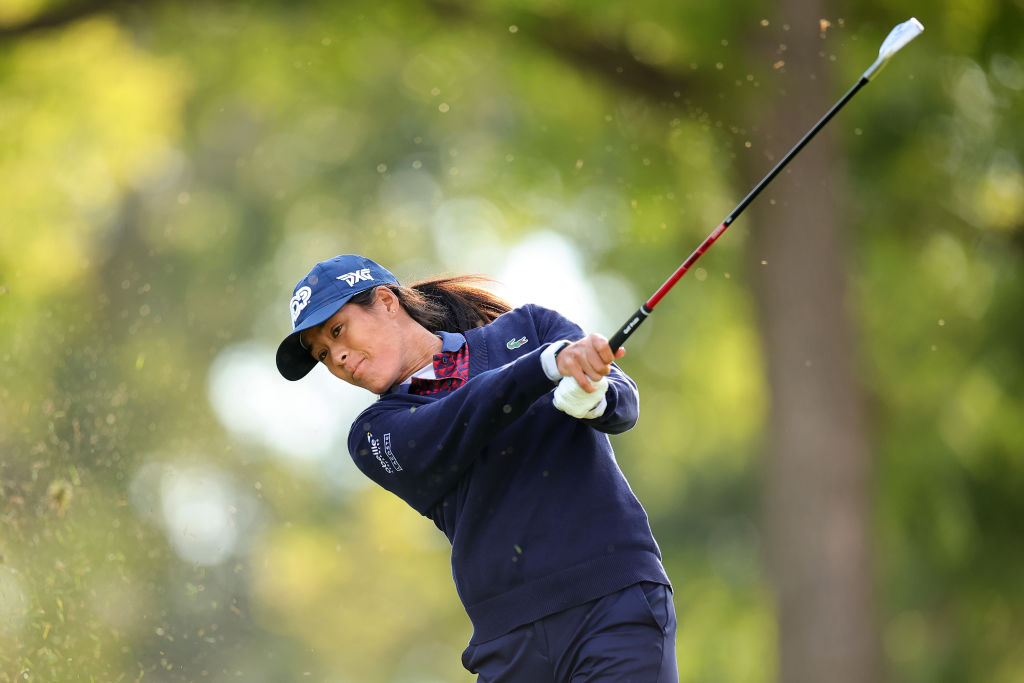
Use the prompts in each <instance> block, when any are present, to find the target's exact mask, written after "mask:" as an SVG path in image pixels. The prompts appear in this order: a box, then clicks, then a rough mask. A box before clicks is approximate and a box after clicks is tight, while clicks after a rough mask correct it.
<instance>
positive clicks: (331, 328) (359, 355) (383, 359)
mask: <svg viewBox="0 0 1024 683" xmlns="http://www.w3.org/2000/svg"><path fill="white" fill-rule="evenodd" d="M377 293H378V294H377V296H376V297H375V298H374V300H373V305H372V306H370V307H369V308H367V307H363V306H360V305H358V304H353V303H348V304H345V305H344V306H342V307H341V309H340V310H338V312H337V313H335V314H334V315H332V316H331V317H330V318H328V319H327V320H326V321H325V322H323V323H322V324H320V325H318V326H316V327H313V328H310V329H308V330H304V331H303V332H302V333H301V336H302V343H303V344H304V345H305V346H307V347H309V348H310V349H311V351H310V352H311V353H312V354H313V357H314V358H316V359H317V360H318V361H319V362H321V363H323V364H324V365H326V366H327V369H328V370H330V371H331V374H333V375H335V376H336V377H339V378H340V379H343V380H345V381H346V382H348V383H349V384H354V385H355V386H357V387H362V388H364V389H368V390H369V391H372V392H373V393H375V394H383V393H384V392H386V391H387V390H388V389H389V388H390V387H391V386H392V385H394V384H396V383H398V382H400V381H402V380H403V379H405V378H406V377H408V376H409V375H411V374H412V373H413V372H415V371H416V370H418V369H419V367H413V368H411V369H410V368H408V366H409V365H410V364H411V363H410V361H409V359H408V358H407V356H408V354H406V353H405V345H404V344H403V341H402V340H403V335H402V329H401V325H400V324H399V316H398V315H396V313H398V312H401V307H400V306H399V304H398V300H397V298H396V297H395V296H394V295H393V293H392V292H391V291H390V290H388V289H387V288H384V287H382V288H379V289H378V290H377ZM412 364H414V363H412Z"/></svg>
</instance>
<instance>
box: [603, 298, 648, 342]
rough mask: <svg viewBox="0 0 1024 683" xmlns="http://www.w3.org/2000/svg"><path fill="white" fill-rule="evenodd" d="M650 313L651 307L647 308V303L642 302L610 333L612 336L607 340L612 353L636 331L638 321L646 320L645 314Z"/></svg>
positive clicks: (638, 325) (638, 324)
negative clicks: (620, 325) (627, 318)
mask: <svg viewBox="0 0 1024 683" xmlns="http://www.w3.org/2000/svg"><path fill="white" fill-rule="evenodd" d="M650 314H651V309H649V308H647V304H644V305H643V306H641V307H640V308H638V309H636V313H634V314H633V315H631V316H629V320H627V321H626V322H625V323H624V324H623V325H622V327H620V328H619V331H618V332H616V333H615V334H613V335H612V338H611V339H609V340H608V345H609V346H611V347H612V353H615V352H616V351H618V350H619V349H620V348H622V345H623V344H625V343H626V340H627V339H629V337H630V335H632V334H633V333H634V332H636V328H638V327H640V323H642V322H643V321H644V320H647V316H649V315H650Z"/></svg>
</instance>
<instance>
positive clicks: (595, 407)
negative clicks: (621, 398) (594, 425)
mask: <svg viewBox="0 0 1024 683" xmlns="http://www.w3.org/2000/svg"><path fill="white" fill-rule="evenodd" d="M592 384H593V385H594V386H596V387H597V390H596V391H586V390H585V389H584V388H583V387H581V386H580V385H579V383H578V382H577V381H576V378H575V377H563V378H562V379H561V380H559V382H558V386H557V387H555V397H554V404H555V407H556V408H558V409H559V410H561V411H562V412H563V413H565V414H567V415H572V416H573V417H576V418H579V419H581V420H591V419H593V418H595V417H601V416H602V415H604V410H605V408H606V407H607V406H608V401H607V399H606V398H605V396H604V394H605V392H606V391H608V378H607V377H602V378H601V379H600V381H598V382H593V383H592Z"/></svg>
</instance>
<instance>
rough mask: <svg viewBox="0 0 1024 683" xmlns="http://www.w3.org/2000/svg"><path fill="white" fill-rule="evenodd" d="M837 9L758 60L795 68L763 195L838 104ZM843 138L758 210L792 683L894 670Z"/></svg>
mask: <svg viewBox="0 0 1024 683" xmlns="http://www.w3.org/2000/svg"><path fill="white" fill-rule="evenodd" d="M825 5H826V3H825V0H782V2H781V3H780V5H779V7H780V12H779V15H778V16H777V17H776V22H777V23H776V25H779V24H789V25H790V26H791V27H793V28H792V29H791V30H789V31H788V32H786V33H784V34H782V33H779V32H777V31H773V32H772V35H774V36H776V42H773V43H772V44H771V45H766V46H763V47H757V48H755V49H756V50H757V51H758V54H757V55H756V57H757V58H758V59H761V60H770V61H769V62H768V63H776V62H777V61H778V60H784V61H785V63H786V66H785V67H782V68H780V69H779V71H778V73H777V74H776V80H774V82H775V83H776V84H777V85H778V86H779V88H780V91H779V94H778V96H776V97H774V98H771V99H772V101H771V102H770V103H767V104H768V106H767V108H758V120H757V121H752V122H751V124H752V125H751V127H752V128H754V129H755V130H759V134H758V136H757V137H758V139H760V140H761V141H762V142H761V143H760V147H761V148H762V149H766V148H767V149H770V150H772V153H773V155H774V157H773V158H772V159H770V160H766V159H765V158H764V157H763V156H762V155H754V157H755V158H754V159H752V160H750V162H749V163H750V167H749V169H748V171H749V172H748V173H747V175H748V177H749V178H751V179H752V183H751V184H753V182H756V180H757V179H759V178H760V177H762V176H763V174H764V173H765V172H766V171H767V170H768V168H770V166H771V165H772V164H774V163H776V162H777V161H778V159H779V158H781V156H782V155H783V154H784V153H785V151H786V150H788V149H789V148H790V147H791V146H792V145H793V144H794V143H795V142H796V141H797V140H799V139H800V137H801V136H802V135H803V134H804V133H805V132H806V131H807V130H808V129H809V128H810V127H811V126H812V125H813V123H814V122H815V121H816V120H817V119H818V118H819V117H820V116H821V115H822V114H824V113H825V112H826V111H827V110H828V108H829V107H830V106H832V104H833V103H834V102H835V101H836V99H838V96H839V93H838V91H837V89H836V88H835V87H834V86H835V84H833V83H832V81H831V79H830V78H828V76H829V73H830V72H831V71H834V69H833V68H831V66H832V65H831V63H830V62H829V60H828V59H827V57H826V56H824V54H823V51H824V50H825V46H826V45H827V43H826V42H825V41H824V40H822V39H821V38H820V37H819V35H818V32H817V31H815V30H814V28H812V27H811V26H810V25H813V26H815V27H817V25H818V23H819V20H820V19H822V18H824V17H828V16H831V15H829V14H828V7H826V6H825ZM762 35H763V34H762ZM780 35H781V36H784V38H785V40H784V44H785V48H784V49H780V44H779V42H777V39H778V37H779V36H780ZM850 85H852V83H850ZM762 94H763V92H762ZM841 119H842V116H841V115H840V116H839V118H838V119H837V122H839V121H841ZM830 125H831V126H832V127H833V128H834V125H835V124H830ZM840 125H842V124H841V123H840ZM833 140H834V138H833V136H832V135H831V134H830V130H829V128H826V129H824V130H823V131H822V133H820V134H819V135H818V136H817V137H816V138H815V140H814V141H813V142H812V143H811V144H810V145H808V147H807V148H805V149H804V151H802V152H801V153H800V156H799V157H797V159H795V160H794V162H793V163H792V164H791V165H790V166H789V167H788V170H787V171H786V172H785V173H783V174H781V175H780V176H779V177H778V178H777V179H776V180H775V181H774V182H773V184H772V185H771V186H770V187H769V189H768V190H766V191H765V194H764V195H762V197H761V198H759V199H758V201H757V202H755V203H754V204H753V205H752V206H751V210H752V214H753V216H752V218H753V223H754V228H753V229H752V230H751V238H752V242H751V247H752V248H751V251H750V257H751V259H752V263H751V271H752V282H753V289H754V292H755V298H756V304H757V310H758V319H759V320H758V322H759V326H760V330H761V338H762V343H763V348H764V356H765V361H766V364H767V373H768V381H769V384H770V387H771V389H770V392H771V393H770V398H771V413H770V432H769V435H768V442H767V451H768V452H767V454H766V456H767V457H766V460H765V463H766V464H765V474H766V479H765V486H766V490H765V502H766V523H767V524H766V527H767V534H768V548H769V551H768V562H769V566H770V571H771V575H772V579H773V582H774V585H775V589H776V596H777V600H778V604H777V607H778V610H779V667H780V669H779V680H780V681H783V682H784V683H820V682H821V681H829V682H830V683H874V682H876V681H878V680H879V679H880V675H881V670H882V667H881V656H880V645H879V642H880V640H879V638H878V635H877V633H876V625H875V621H874V615H873V597H872V583H873V582H872V571H871V569H872V561H871V548H870V518H871V514H870V510H871V439H870V436H869V433H868V426H867V420H866V416H865V401H864V396H863V391H862V388H861V386H860V385H859V383H858V380H857V368H856V366H857V335H856V333H855V329H856V327H855V325H854V324H853V323H852V322H851V311H850V310H849V308H848V303H849V301H848V294H847V284H846V276H845V273H846V263H845V255H846V253H847V250H846V249H845V248H844V244H843V229H844V227H845V226H844V212H843V207H842V206H841V204H842V202H839V201H836V198H837V197H843V196H845V192H844V191H845V187H844V183H845V169H844V168H843V165H842V164H841V163H840V161H839V159H838V157H837V155H836V154H835V144H834V142H833Z"/></svg>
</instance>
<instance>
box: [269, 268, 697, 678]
mask: <svg viewBox="0 0 1024 683" xmlns="http://www.w3.org/2000/svg"><path fill="white" fill-rule="evenodd" d="M291 317H292V332H291V333H290V334H289V335H288V336H287V337H286V338H285V340H284V341H283V342H282V343H281V345H280V347H279V348H278V350H277V367H278V369H279V370H280V372H281V374H282V375H284V377H286V378H287V379H289V380H297V379H300V378H301V377H303V376H305V375H306V374H307V373H308V372H309V371H310V370H311V369H312V368H313V366H315V365H316V364H317V363H318V362H319V363H323V364H324V365H325V366H327V369H328V370H330V371H331V373H332V374H334V375H335V376H336V377H338V378H340V379H342V380H344V381H346V382H348V383H350V384H354V385H355V386H358V387H363V388H364V389H367V390H369V391H371V392H373V393H374V394H377V395H378V396H379V399H378V400H377V401H375V402H374V403H373V404H372V405H371V406H370V407H369V408H367V409H366V410H365V411H363V413H362V414H361V415H360V416H359V417H358V418H356V420H355V422H354V423H353V424H352V428H351V431H350V432H349V438H348V447H349V451H350V453H351V455H352V459H353V460H354V461H355V463H356V465H357V466H358V467H359V469H360V470H361V471H362V472H363V473H364V474H366V476H368V477H370V479H372V480H373V481H375V482H377V483H378V484H380V485H381V486H383V487H384V488H385V489H387V490H388V491H391V492H392V493H394V494H395V495H397V496H399V497H400V498H401V499H402V500H404V501H405V502H406V503H408V504H409V505H410V506H412V507H413V509H415V510H416V511H417V512H419V513H420V514H422V515H424V516H426V517H429V518H430V519H431V520H433V522H434V524H436V525H437V527H438V528H439V529H440V530H441V531H442V532H444V534H445V535H446V536H447V537H448V540H449V541H450V542H451V544H452V574H453V576H454V579H455V586H456V588H457V590H458V593H459V597H460V598H461V599H462V603H463V605H464V606H465V608H466V612H467V613H468V615H469V618H470V620H471V621H472V624H473V636H472V638H471V640H470V642H469V646H468V647H467V648H466V650H465V652H464V653H463V655H462V662H463V664H464V666H465V667H466V669H468V670H469V671H470V672H473V673H476V674H479V678H478V680H480V681H517V682H520V681H521V682H523V683H539V682H547V681H550V682H552V683H554V682H560V681H573V682H574V683H575V682H582V681H634V682H635V683H658V682H661V681H676V680H677V679H678V674H677V671H676V662H675V629H676V620H675V610H674V608H673V605H672V594H671V588H670V584H669V580H668V576H667V575H666V574H665V570H664V568H663V566H662V563H661V553H660V551H659V549H658V545H657V543H655V541H654V538H653V536H652V535H651V529H650V525H649V524H648V521H647V515H646V513H645V512H644V509H643V507H641V505H640V503H639V502H638V501H637V499H636V497H635V496H634V495H633V492H632V491H631V490H630V488H629V485H628V484H627V482H626V480H625V478H624V477H623V474H622V472H621V471H620V470H619V467H618V465H617V464H616V462H615V457H614V454H613V453H612V448H611V445H610V442H609V440H608V436H607V435H608V434H617V433H619V432H623V431H625V430H627V429H630V428H631V427H632V426H633V425H634V424H635V423H636V420H637V415H638V396H637V389H636V384H635V383H634V382H633V381H632V380H631V379H630V378H629V377H627V376H626V375H625V374H624V373H623V372H622V371H621V370H619V368H618V367H617V366H615V365H614V364H613V361H614V360H615V358H618V357H621V356H622V354H623V353H625V351H624V350H620V351H618V352H617V353H614V354H613V353H612V351H611V348H610V347H609V345H608V342H607V340H605V339H604V338H603V337H601V336H600V335H596V334H591V335H589V336H585V335H584V334H583V332H582V330H581V329H580V328H579V327H578V326H577V325H575V324H574V323H572V322H570V321H569V320H567V319H566V318H564V317H562V316H561V315H559V314H558V313H556V312H554V311H552V310H549V309H546V308H542V307H540V306H533V305H528V306H523V307H521V308H516V309H514V310H512V309H511V308H510V306H509V305H508V304H506V303H505V302H504V301H502V300H501V299H499V298H497V297H496V296H495V295H494V294H492V293H490V292H488V291H486V290H484V289H482V288H480V287H479V286H478V285H477V280H476V279H475V278H470V277H455V278H444V279H437V280H431V281H428V282H423V283H419V284H416V285H412V286H410V287H403V286H401V285H400V284H399V283H398V280H396V279H395V277H394V276H393V275H392V274H391V273H390V272H388V271H387V270H385V269H384V268H383V267H381V266H380V265H378V264H377V263H374V262H373V261H371V260H370V259H368V258H364V257H362V256H355V255H342V256H337V257H335V258H333V259H330V260H327V261H323V262H321V263H318V264H316V266H314V267H313V269H312V270H311V271H310V272H309V274H308V275H306V277H304V278H303V279H302V280H301V281H300V282H299V283H298V285H296V287H295V290H294V293H293V296H292V299H291ZM563 378H572V379H571V380H565V381H562V380H563Z"/></svg>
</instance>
